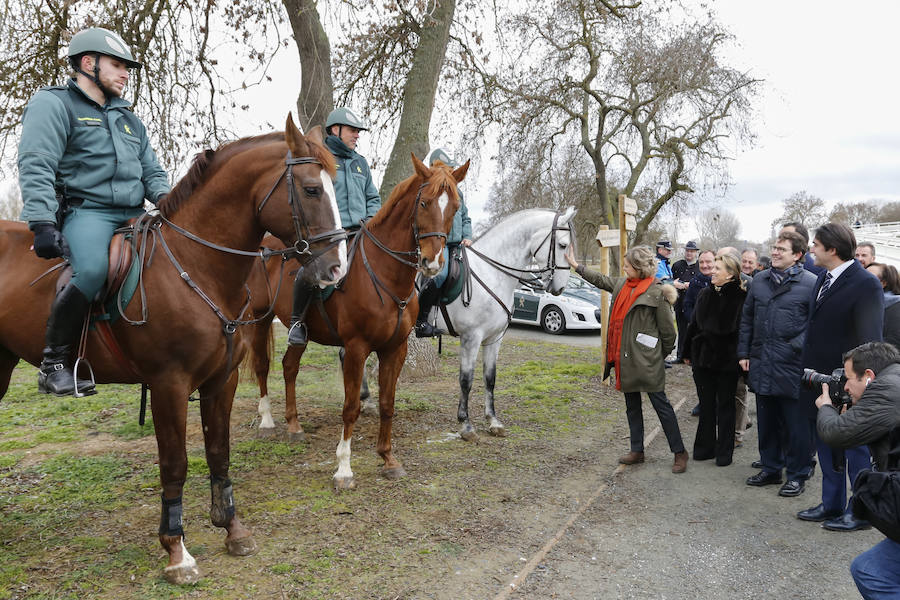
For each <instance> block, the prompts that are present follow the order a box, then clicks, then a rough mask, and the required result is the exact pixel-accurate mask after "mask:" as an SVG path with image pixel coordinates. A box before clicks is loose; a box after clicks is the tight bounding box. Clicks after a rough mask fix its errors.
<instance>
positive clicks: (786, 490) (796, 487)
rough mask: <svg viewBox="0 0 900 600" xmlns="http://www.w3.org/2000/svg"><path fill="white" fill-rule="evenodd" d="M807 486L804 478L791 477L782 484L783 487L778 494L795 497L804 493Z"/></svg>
mask: <svg viewBox="0 0 900 600" xmlns="http://www.w3.org/2000/svg"><path fill="white" fill-rule="evenodd" d="M805 487H806V486H805V485H804V484H803V480H802V479H791V480H790V481H786V482H785V484H784V485H783V486H781V489H780V490H778V495H779V496H785V497H787V498H793V497H794V496H799V495H800V494H802V493H803V490H804V489H805Z"/></svg>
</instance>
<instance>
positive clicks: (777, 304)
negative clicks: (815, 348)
mask: <svg viewBox="0 0 900 600" xmlns="http://www.w3.org/2000/svg"><path fill="white" fill-rule="evenodd" d="M805 253H806V246H805V243H804V241H803V238H802V237H801V236H800V234H798V233H794V232H792V231H788V232H782V233H781V235H780V236H778V239H777V240H776V242H775V245H774V246H773V247H772V268H771V269H767V270H765V271H763V272H761V273H760V274H758V275H757V276H756V277H755V278H754V279H753V287H751V288H750V293H749V294H747V300H746V301H745V302H744V314H743V317H742V319H741V335H740V339H739V341H738V360H739V362H740V366H741V369H743V370H744V371H748V370H749V382H750V388H751V389H753V390H754V391H755V392H756V421H757V427H758V431H759V455H760V462H761V463H762V470H761V471H760V472H759V473H757V474H756V475H753V476H751V477H748V478H747V485H754V486H763V485H769V484H779V483H781V482H782V479H781V472H782V469H784V468H785V467H787V482H786V483H785V484H784V485H782V486H781V489H780V490H779V491H778V494H779V495H780V496H798V495H800V494H801V493H803V490H804V487H805V481H806V479H807V477H808V475H809V467H810V464H809V448H810V444H811V442H810V439H809V437H810V430H809V426H808V423H807V418H808V417H807V410H806V409H805V407H804V406H802V405H801V403H800V377H801V375H803V364H802V363H801V349H802V348H803V343H804V340H805V338H806V326H807V323H808V322H809V313H810V308H811V306H812V305H811V297H812V291H813V288H814V287H815V285H816V276H815V275H813V274H812V273H810V272H809V271H807V270H805V269H804V268H803V265H802V264H800V261H801V260H802V259H803V255H804V254H805Z"/></svg>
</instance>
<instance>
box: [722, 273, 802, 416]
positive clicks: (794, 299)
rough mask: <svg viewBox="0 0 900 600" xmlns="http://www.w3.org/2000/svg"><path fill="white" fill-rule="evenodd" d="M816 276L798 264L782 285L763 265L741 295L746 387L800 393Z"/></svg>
mask: <svg viewBox="0 0 900 600" xmlns="http://www.w3.org/2000/svg"><path fill="white" fill-rule="evenodd" d="M815 286H816V276H815V275H813V274H812V273H810V272H809V271H805V270H802V269H801V270H800V271H799V272H798V273H795V274H794V275H792V276H791V277H790V278H788V279H786V280H785V281H783V282H782V283H781V285H776V284H775V281H774V280H773V279H772V270H771V269H766V270H765V271H761V272H760V273H758V274H757V275H756V277H754V278H753V285H752V286H751V287H750V292H749V293H748V294H747V299H746V300H745V301H744V311H743V315H742V317H741V332H740V337H739V339H738V352H737V356H738V359H744V358H749V359H750V375H749V379H748V381H749V383H750V387H751V388H752V389H753V391H755V392H756V393H757V394H761V395H764V396H784V397H788V398H799V397H800V376H801V375H802V374H803V363H802V360H801V359H802V356H803V344H804V342H805V341H806V327H807V324H808V322H809V313H810V309H811V298H812V291H813V289H814V288H815Z"/></svg>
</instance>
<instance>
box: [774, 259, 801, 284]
mask: <svg viewBox="0 0 900 600" xmlns="http://www.w3.org/2000/svg"><path fill="white" fill-rule="evenodd" d="M802 270H803V265H801V264H800V263H798V262H796V263H794V264H792V265H791V266H790V267H788V268H787V269H785V270H784V271H779V270H778V269H776V268H775V267H772V271H771V273H770V275H771V277H772V281H774V282H775V287H778V286H779V285H781V283H782V282H783V281H784V280H785V279H790V278H792V277H793V276H794V275H796V274H797V273H799V272H800V271H802Z"/></svg>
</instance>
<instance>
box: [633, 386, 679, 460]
mask: <svg viewBox="0 0 900 600" xmlns="http://www.w3.org/2000/svg"><path fill="white" fill-rule="evenodd" d="M647 395H648V396H650V404H651V405H652V406H653V410H655V411H656V415H657V416H658V417H659V424H660V425H661V426H662V430H663V433H665V434H666V440H668V442H669V450H671V451H672V452H675V453H678V452H684V442H683V441H682V440H681V430H680V429H678V418H677V417H676V416H675V409H673V408H672V405H671V404H669V399H668V398H666V393H665V392H647ZM625 414H626V416H627V417H628V429H629V430H630V431H631V451H632V452H643V451H644V414H643V411H642V410H641V393H640V392H625Z"/></svg>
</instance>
